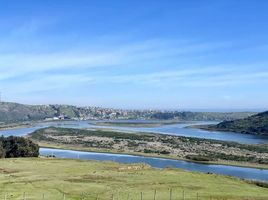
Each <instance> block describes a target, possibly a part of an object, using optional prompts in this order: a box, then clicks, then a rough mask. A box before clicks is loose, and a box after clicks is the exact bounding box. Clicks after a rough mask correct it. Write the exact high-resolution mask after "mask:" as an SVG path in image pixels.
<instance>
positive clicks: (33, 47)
mask: <svg viewBox="0 0 268 200" xmlns="http://www.w3.org/2000/svg"><path fill="white" fill-rule="evenodd" d="M267 10H268V1H266V0H258V1H253V0H229V1H228V0H218V1H214V0H210V1H209V0H202V1H200V0H174V1H172V0H169V1H166V0H165V1H164V0H157V1H156V0H146V1H142V0H136V1H132V0H121V1H117V0H113V1H110V0H95V1H94V0H90V1H88V0H57V1H55V0H46V1H36V0H24V1H21V0H12V1H10V0H1V1H0V90H1V91H2V93H3V99H4V100H5V101H16V102H20V103H28V104H52V103H63V104H75V105H93V106H102V107H117V108H138V109H144V108H153V109H155V108H157V109H183V110H185V109H193V108H198V109H208V110H211V109H224V110H228V109H245V110H249V109H268V12H267Z"/></svg>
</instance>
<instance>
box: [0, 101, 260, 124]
mask: <svg viewBox="0 0 268 200" xmlns="http://www.w3.org/2000/svg"><path fill="white" fill-rule="evenodd" d="M252 114H255V113H252V112H228V113H220V112H179V111H159V110H153V111H152V110H122V109H112V108H100V107H90V106H89V107H78V106H72V105H24V104H18V103H10V102H0V122H5V123H7V122H21V121H33V120H44V119H46V118H53V117H56V118H64V119H152V120H173V119H174V120H178V121H194V120H198V121H206V120H216V121H223V120H233V119H240V118H244V117H248V116H250V115H252Z"/></svg>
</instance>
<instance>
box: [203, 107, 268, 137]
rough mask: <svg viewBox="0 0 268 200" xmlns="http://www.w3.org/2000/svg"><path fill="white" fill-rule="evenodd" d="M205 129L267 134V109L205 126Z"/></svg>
mask: <svg viewBox="0 0 268 200" xmlns="http://www.w3.org/2000/svg"><path fill="white" fill-rule="evenodd" d="M205 129H209V130H216V131H231V132H238V133H246V134H255V135H268V111H266V112H263V113H259V114H256V115H253V116H250V117H247V118H245V119H237V120H232V121H224V122H221V123H219V124H217V125H210V126H207V127H205Z"/></svg>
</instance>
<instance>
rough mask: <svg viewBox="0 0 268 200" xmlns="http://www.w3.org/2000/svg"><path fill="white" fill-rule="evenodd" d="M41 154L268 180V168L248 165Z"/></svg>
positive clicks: (76, 153)
mask: <svg viewBox="0 0 268 200" xmlns="http://www.w3.org/2000/svg"><path fill="white" fill-rule="evenodd" d="M40 154H41V155H44V156H47V155H54V156H56V157H58V158H72V159H83V160H99V161H114V162H119V163H147V164H149V165H150V166H152V167H155V168H161V169H163V168H166V167H173V168H180V169H184V170H188V171H196V172H202V173H208V172H210V173H215V174H221V175H227V176H234V177H238V178H243V179H250V180H259V181H267V182H268V170H263V169H255V168H247V167H235V166H228V165H212V164H200V163H194V162H188V161H182V160H172V159H163V158H153V157H144V156H132V155H125V154H110V153H95V152H83V151H72V150H61V149H49V148H41V149H40Z"/></svg>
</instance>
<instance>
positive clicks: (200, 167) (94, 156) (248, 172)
mask: <svg viewBox="0 0 268 200" xmlns="http://www.w3.org/2000/svg"><path fill="white" fill-rule="evenodd" d="M208 123H215V122H189V123H179V124H171V125H162V126H158V127H139V128H136V127H119V126H108V127H107V126H96V125H93V124H91V123H89V121H64V122H45V123H38V124H36V125H35V126H33V127H28V128H18V129H12V130H1V131H0V135H4V136H10V135H16V136H25V135H27V134H29V133H32V132H34V131H35V130H38V129H40V128H45V127H49V126H55V127H65V128H80V129H82V128H107V129H117V130H125V131H138V132H155V133H161V134H171V135H178V136H187V137H197V138H206V139H217V140H224V141H234V142H240V143H248V144H264V143H268V137H267V136H266V137H265V136H254V135H245V134H239V133H230V132H210V131H203V130H199V129H194V128H185V127H186V126H190V125H193V124H208ZM52 152H53V155H55V156H56V157H59V158H79V159H87V160H101V161H108V160H110V161H115V162H120V163H139V162H143V163H147V164H149V165H151V166H152V167H156V168H165V167H168V166H170V167H174V168H180V169H185V170H189V171H197V172H203V173H207V172H211V173H215V174H222V175H229V176H234V177H239V178H244V179H254V180H260V181H267V182H268V170H261V169H253V168H247V167H234V166H226V165H211V164H209V165H208V164H199V163H194V162H188V161H179V160H171V159H161V158H150V157H142V156H131V155H122V154H106V153H94V152H82V151H71V150H58V149H47V148H41V149H40V154H41V155H48V154H52Z"/></svg>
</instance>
